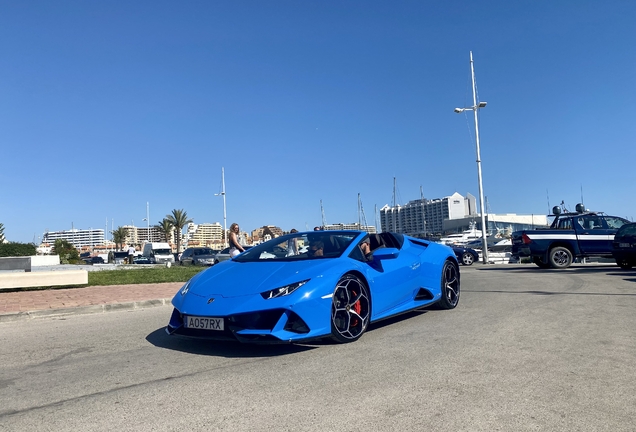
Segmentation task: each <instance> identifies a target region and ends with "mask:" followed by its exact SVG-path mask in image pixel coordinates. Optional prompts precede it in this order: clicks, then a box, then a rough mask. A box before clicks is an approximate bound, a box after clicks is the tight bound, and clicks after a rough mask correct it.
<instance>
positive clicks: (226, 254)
mask: <svg viewBox="0 0 636 432" xmlns="http://www.w3.org/2000/svg"><path fill="white" fill-rule="evenodd" d="M251 247H252V246H243V249H245V250H248V249H250V248H251ZM229 259H230V248H229V247H226V248H225V249H223V250H222V251H221V252H219V253H218V254H216V256H215V257H214V264H218V263H220V262H221V261H227V260H229Z"/></svg>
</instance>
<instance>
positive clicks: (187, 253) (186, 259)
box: [179, 247, 219, 265]
mask: <svg viewBox="0 0 636 432" xmlns="http://www.w3.org/2000/svg"><path fill="white" fill-rule="evenodd" d="M218 252H219V251H218V250H214V249H210V248H208V247H191V248H187V249H186V250H184V251H183V253H182V254H181V257H180V258H179V263H180V264H181V265H212V264H214V259H215V257H216V254H217V253H218Z"/></svg>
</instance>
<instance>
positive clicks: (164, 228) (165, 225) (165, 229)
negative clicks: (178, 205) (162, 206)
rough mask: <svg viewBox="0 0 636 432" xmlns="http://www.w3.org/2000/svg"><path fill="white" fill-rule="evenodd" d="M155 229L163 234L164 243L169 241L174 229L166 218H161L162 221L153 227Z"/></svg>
mask: <svg viewBox="0 0 636 432" xmlns="http://www.w3.org/2000/svg"><path fill="white" fill-rule="evenodd" d="M155 228H157V229H158V230H159V232H161V234H163V237H164V238H165V239H166V242H169V241H170V233H171V232H172V230H173V229H174V225H172V222H170V221H169V220H168V219H167V218H163V220H160V221H159V223H158V224H157V225H155Z"/></svg>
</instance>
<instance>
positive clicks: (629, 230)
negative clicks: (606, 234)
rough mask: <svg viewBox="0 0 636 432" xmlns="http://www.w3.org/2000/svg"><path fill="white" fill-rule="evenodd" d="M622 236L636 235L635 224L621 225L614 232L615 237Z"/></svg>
mask: <svg viewBox="0 0 636 432" xmlns="http://www.w3.org/2000/svg"><path fill="white" fill-rule="evenodd" d="M622 236H636V224H634V223H630V224H628V225H623V226H622V227H621V228H620V229H619V230H618V232H617V233H616V237H622Z"/></svg>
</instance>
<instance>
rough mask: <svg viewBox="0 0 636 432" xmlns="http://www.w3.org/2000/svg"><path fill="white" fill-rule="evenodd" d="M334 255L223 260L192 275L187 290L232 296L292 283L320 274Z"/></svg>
mask: <svg viewBox="0 0 636 432" xmlns="http://www.w3.org/2000/svg"><path fill="white" fill-rule="evenodd" d="M333 261H334V259H317V260H308V261H303V262H291V263H290V262H275V261H259V262H236V261H224V262H222V263H219V264H217V265H215V266H213V267H210V268H209V269H208V270H206V271H204V272H202V273H200V274H199V275H197V276H195V277H194V278H192V280H191V282H190V287H189V289H188V293H192V294H194V295H198V296H209V295H218V296H221V297H226V298H231V297H240V296H247V295H254V294H259V293H262V292H265V291H268V290H270V289H274V288H279V287H282V286H285V285H288V284H291V283H295V282H300V281H303V280H307V279H311V278H316V277H321V275H322V274H323V272H324V271H326V270H327V268H329V267H330V263H331V264H333Z"/></svg>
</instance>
